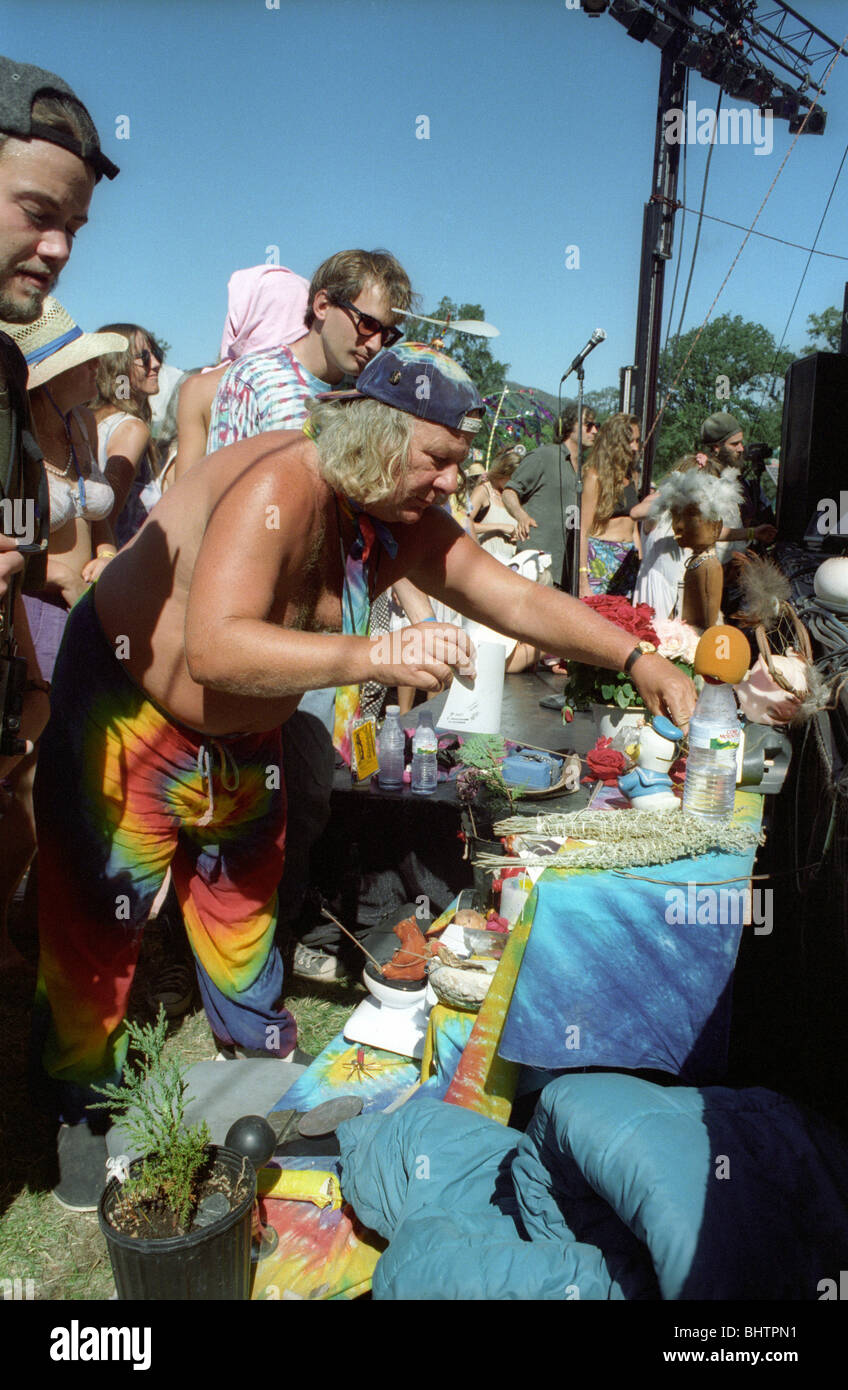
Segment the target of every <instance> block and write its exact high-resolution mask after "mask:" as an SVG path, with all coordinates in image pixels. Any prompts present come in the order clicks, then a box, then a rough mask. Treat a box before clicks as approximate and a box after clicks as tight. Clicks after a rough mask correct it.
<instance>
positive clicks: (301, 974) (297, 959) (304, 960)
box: [293, 945, 350, 981]
mask: <svg viewBox="0 0 848 1390" xmlns="http://www.w3.org/2000/svg"><path fill="white" fill-rule="evenodd" d="M293 970H294V974H295V975H297V976H298V978H299V979H301V980H319V981H333V980H346V979H347V978H348V975H349V973H350V972H349V971H348V970H347V969H346V968H345V966H344V965H342V963H341V961H340V960H339V958H338V956H331V955H329V954H328V953H327V952H326V951H315V950H313V949H312V947H311V946H303V945H297V946H295V948H294V966H293Z"/></svg>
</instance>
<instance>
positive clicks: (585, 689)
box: [565, 661, 693, 710]
mask: <svg viewBox="0 0 848 1390" xmlns="http://www.w3.org/2000/svg"><path fill="white" fill-rule="evenodd" d="M674 664H675V666H677V667H679V669H680V670H681V671H685V673H686V675H687V676H689V677H690V679H691V677H692V675H693V668H692V667H691V666H690V665H689V664H688V663H687V662H685V661H675V663H674ZM565 696H566V699H567V700H568V707H569V709H571V710H575V709H586V708H587V707H588V706H589V705H592V704H595V705H618V707H619V709H644V707H645V702H644V700H643V699H642V696H641V695H640V694H639V691H638V690H637V689H636V687H635V685H634V684H633V682H632V681H631V679H630V677H629V676H625V674H624V672H623V671H607V670H606V669H605V668H604V667H602V666H584V665H583V664H582V663H581V662H579V661H569V663H568V680H567V681H566V684H565Z"/></svg>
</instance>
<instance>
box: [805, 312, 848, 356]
mask: <svg viewBox="0 0 848 1390" xmlns="http://www.w3.org/2000/svg"><path fill="white" fill-rule="evenodd" d="M807 340H808V341H807V343H806V345H805V346H804V348H803V349H802V354H803V356H804V357H807V356H809V354H810V353H811V352H838V351H839V349H840V346H841V343H842V310H841V309H837V308H832V309H825V311H824V313H823V314H808V315H807ZM820 340H821V341H820Z"/></svg>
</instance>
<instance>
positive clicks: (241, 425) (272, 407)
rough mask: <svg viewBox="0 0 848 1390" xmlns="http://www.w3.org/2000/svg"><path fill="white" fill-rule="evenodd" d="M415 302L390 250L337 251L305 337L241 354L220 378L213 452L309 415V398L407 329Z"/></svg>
mask: <svg viewBox="0 0 848 1390" xmlns="http://www.w3.org/2000/svg"><path fill="white" fill-rule="evenodd" d="M411 303H412V287H411V286H410V283H409V277H408V276H407V274H406V271H405V270H404V269H403V266H402V265H401V264H400V262H399V261H397V260H396V259H395V257H394V256H392V255H390V254H389V252H388V251H360V250H352V251H338V252H336V254H335V255H334V256H331V257H330V258H329V260H326V261H324V262H323V263H322V264H321V265H320V266H319V267H318V269H317V270H316V272H315V274H314V275H313V277H312V283H311V285H310V286H309V300H308V308H307V311H306V316H305V319H304V336H303V337H302V338H299V339H298V340H297V341H296V342H294V343H291V344H290V345H289V346H281V347H278V348H273V349H271V350H270V351H264V350H263V351H261V352H252V353H248V354H247V355H246V356H244V357H241V358H239V359H238V360H237V361H236V362H234V363H233V365H232V366H231V367H230V368H229V370H228V371H226V372H225V373H224V375H223V377H222V378H221V381H220V384H219V386H218V390H217V392H216V395H215V400H214V403H213V406H212V417H211V421H210V428H209V444H208V449H207V452H208V453H213V452H214V451H215V450H216V449H222V448H224V447H225V445H227V444H236V443H237V442H238V441H239V440H240V439H250V438H252V437H253V436H254V435H257V434H264V433H265V431H267V430H279V429H292V428H294V427H296V426H297V425H302V424H303V422H304V421H305V419H306V414H307V411H306V402H307V401H308V400H309V399H310V398H311V397H313V396H316V395H318V394H319V393H320V392H321V391H326V389H327V387H328V386H338V385H339V383H340V382H342V381H343V380H344V379H345V378H346V377H348V378H350V379H351V380H355V379H356V378H357V377H358V376H359V373H360V372H361V371H362V368H363V367H364V366H365V365H366V363H368V362H370V361H371V358H372V357H375V356H376V354H377V353H378V352H379V351H380V349H381V348H384V347H391V346H392V344H393V343H396V342H397V341H398V339H399V338H400V337H402V335H403V329H402V327H398V326H397V322H398V319H399V318H402V313H399V312H397V311H402V310H404V309H408V308H409V306H410V304H411Z"/></svg>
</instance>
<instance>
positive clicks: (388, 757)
mask: <svg viewBox="0 0 848 1390" xmlns="http://www.w3.org/2000/svg"><path fill="white" fill-rule="evenodd" d="M405 745H406V736H405V734H404V732H403V729H402V728H401V725H400V706H399V705H389V706H388V707H387V709H386V718H385V720H384V721H383V727H382V729H381V730H380V738H379V741H378V757H379V761H380V771H379V773H378V776H379V780H380V786H381V787H387V788H388V789H389V790H391V789H392V788H395V789H398V788H400V787H402V786H403V754H404V748H405Z"/></svg>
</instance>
